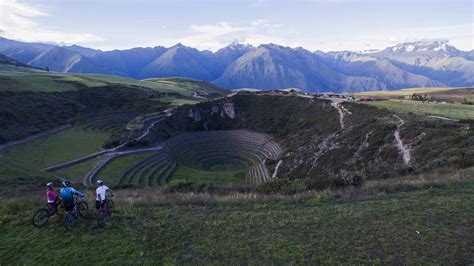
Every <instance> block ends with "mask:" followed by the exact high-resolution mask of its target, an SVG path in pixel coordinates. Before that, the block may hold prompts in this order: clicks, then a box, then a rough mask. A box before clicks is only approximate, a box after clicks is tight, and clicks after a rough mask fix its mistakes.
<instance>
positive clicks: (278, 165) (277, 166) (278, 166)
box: [272, 160, 283, 179]
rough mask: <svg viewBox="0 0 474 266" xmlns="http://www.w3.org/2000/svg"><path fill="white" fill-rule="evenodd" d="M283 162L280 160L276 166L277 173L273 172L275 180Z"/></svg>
mask: <svg viewBox="0 0 474 266" xmlns="http://www.w3.org/2000/svg"><path fill="white" fill-rule="evenodd" d="M282 162H283V160H279V161H278V163H277V165H276V166H275V171H273V174H272V179H275V177H276V176H277V174H278V168H280V165H281V163H282Z"/></svg>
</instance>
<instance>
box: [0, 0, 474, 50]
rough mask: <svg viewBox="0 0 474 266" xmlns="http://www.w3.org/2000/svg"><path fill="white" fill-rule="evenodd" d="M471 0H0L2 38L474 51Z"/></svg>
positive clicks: (116, 45)
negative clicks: (421, 44) (415, 44)
mask: <svg viewBox="0 0 474 266" xmlns="http://www.w3.org/2000/svg"><path fill="white" fill-rule="evenodd" d="M473 2H474V1H473V0H467V1H465V0H446V1H439V0H410V1H409V0H398V1H393V0H292V1H290V0H285V1H283V0H275V1H271V0H251V1H250V0H249V1H247V0H239V1H237V0H220V1H219V0H207V1H203V0H194V1H193V0H188V1H183V0H178V1H176V0H175V1H171V0H136V1H125V0H83V1H80V0H0V36H1V37H5V38H9V39H14V40H20V41H29V42H33V41H36V42H47V43H54V44H60V45H70V44H77V45H81V46H86V47H92V48H96V49H101V50H113V49H128V48H132V47H153V46H165V47H170V46H173V45H174V44H176V43H179V42H180V43H182V44H184V45H187V46H191V47H195V48H198V49H200V50H211V51H216V50H218V49H219V48H222V47H224V46H226V45H228V44H230V43H232V42H242V43H249V44H252V45H254V46H258V45H259V44H264V43H276V44H280V45H284V46H289V47H303V48H306V49H308V50H311V51H316V50H322V51H338V50H352V51H364V50H372V49H383V48H385V47H388V46H394V45H396V44H398V43H403V42H411V41H420V40H437V39H444V40H449V42H450V44H452V45H454V46H456V47H457V48H459V49H461V50H472V49H474V47H473V46H474V18H473V16H474V7H473V6H474V4H473Z"/></svg>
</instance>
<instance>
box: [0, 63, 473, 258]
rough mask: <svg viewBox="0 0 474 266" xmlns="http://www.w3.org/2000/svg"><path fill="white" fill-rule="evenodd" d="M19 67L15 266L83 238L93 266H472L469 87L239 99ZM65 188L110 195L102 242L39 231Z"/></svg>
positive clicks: (10, 190)
mask: <svg viewBox="0 0 474 266" xmlns="http://www.w3.org/2000/svg"><path fill="white" fill-rule="evenodd" d="M15 64H16V63H14V62H13V63H12V62H10V61H9V62H7V63H5V64H3V65H1V66H2V67H1V68H0V78H1V80H2V81H7V82H2V83H0V99H1V101H2V106H1V107H0V111H1V112H0V122H1V123H2V125H4V126H3V127H2V128H1V130H0V140H2V144H1V145H2V146H0V165H1V168H0V198H1V199H2V202H3V203H4V204H2V207H1V208H0V214H1V215H0V224H2V229H1V230H2V235H3V236H4V238H5V239H7V240H8V241H9V243H14V245H9V246H5V245H4V244H1V245H0V250H2V251H1V254H0V255H1V257H2V258H3V259H6V260H8V261H12V262H25V263H28V262H35V261H38V259H39V257H37V256H36V255H35V254H36V253H37V252H38V251H39V250H41V249H43V248H44V243H47V242H48V240H47V239H46V235H51V236H54V237H56V238H58V239H60V240H59V242H60V243H63V242H64V243H66V242H68V241H70V240H71V237H77V238H78V239H76V240H77V241H74V243H73V244H70V247H71V248H72V249H76V250H80V251H81V252H84V253H82V254H84V255H83V256H84V257H78V258H77V260H78V261H79V260H80V261H83V262H84V261H85V262H88V263H95V262H98V260H96V257H94V256H89V255H88V254H89V251H88V246H89V245H90V243H91V241H98V239H99V238H100V239H102V240H100V241H105V242H107V241H114V242H115V243H116V244H115V245H113V247H110V248H109V249H107V250H105V249H104V250H103V252H104V254H105V255H104V256H107V257H109V256H110V261H120V262H122V263H123V262H128V261H129V260H130V259H133V261H134V262H143V263H147V262H150V261H154V262H156V261H162V262H170V263H217V262H218V261H219V262H222V261H225V262H228V263H247V262H258V261H268V260H271V261H274V262H277V263H288V262H294V261H300V262H306V263H331V262H336V261H337V262H368V261H370V262H374V263H376V262H384V263H401V262H405V261H407V259H409V260H410V261H417V262H420V263H421V262H426V261H428V262H432V263H437V262H446V261H449V262H452V263H469V262H470V259H469V258H468V257H465V256H462V254H470V253H472V252H473V251H472V248H471V245H470V242H469V241H470V240H469V237H468V238H465V235H468V236H470V235H472V232H471V231H472V230H470V228H469V224H470V223H471V222H472V221H473V219H474V217H472V215H471V213H472V211H471V209H472V207H470V206H471V204H469V202H470V201H472V199H471V198H472V195H473V189H472V187H473V179H472V177H473V170H472V169H473V167H474V161H473V158H474V154H473V147H474V132H473V128H472V119H473V118H474V115H473V113H472V110H471V109H470V108H471V107H472V105H469V104H461V103H459V102H458V99H460V97H462V98H463V99H464V98H466V99H468V101H470V100H471V98H472V93H473V92H472V89H471V88H460V89H449V90H447V89H444V90H443V89H417V90H410V91H404V90H402V91H390V92H372V93H361V94H335V93H325V94H309V93H305V92H298V91H296V90H291V89H289V90H273V91H259V90H254V91H250V90H240V91H233V92H230V91H227V90H224V89H221V88H219V87H217V86H215V85H212V84H209V83H207V82H204V81H198V80H191V79H184V78H159V79H146V80H131V79H127V78H122V77H116V76H107V75H97V74H67V73H51V72H47V71H44V70H40V69H36V68H30V67H28V66H16V65H15ZM12 84H14V85H12ZM415 91H416V93H419V94H421V93H423V94H425V93H426V94H427V95H430V96H431V95H435V96H433V97H438V98H439V99H440V101H441V100H442V101H448V99H451V101H448V102H447V103H433V102H429V101H426V102H417V101H414V100H412V99H410V97H411V96H412V95H413V93H415ZM453 95H456V96H453ZM461 95H462V96H461ZM400 97H401V98H400ZM365 98H369V99H371V98H377V100H375V101H372V100H370V101H365V100H363V101H361V99H365ZM379 98H380V99H379ZM407 98H408V99H407ZM438 98H437V99H438ZM393 103H400V104H406V105H417V106H424V105H426V106H429V108H431V109H430V110H429V111H427V109H423V111H413V110H412V109H410V108H408V107H398V106H396V105H393ZM443 108H449V109H448V111H446V109H443ZM64 179H67V180H70V181H72V182H73V184H74V186H75V187H77V188H79V189H81V190H83V191H85V192H86V194H87V199H88V200H89V199H92V194H93V187H94V183H95V181H96V180H97V179H103V180H105V182H106V183H107V185H108V186H110V187H111V188H112V189H113V190H114V193H116V195H117V197H116V199H117V200H116V202H117V205H118V206H119V207H118V208H117V212H116V213H114V216H113V217H112V218H111V221H112V223H111V224H110V226H108V227H107V228H106V230H104V231H99V229H98V228H97V227H95V226H94V225H93V224H94V222H95V220H94V218H89V219H86V220H84V221H81V222H82V223H81V224H80V226H79V227H78V228H77V230H75V232H73V233H72V234H69V233H68V234H64V233H65V231H64V230H65V229H63V228H62V226H61V219H59V220H53V221H51V224H50V225H49V226H48V227H46V228H44V229H38V230H31V229H29V227H30V221H28V219H29V215H30V213H31V212H33V210H34V208H37V207H39V206H40V203H41V202H43V200H42V199H40V198H39V197H40V195H42V193H43V191H42V190H43V187H44V184H45V182H46V181H54V182H55V184H59V183H60V181H61V180H64ZM25 192H26V194H27V195H28V196H26V195H25ZM408 216H409V217H411V219H410V220H407V219H406V217H408ZM295 217H297V219H295ZM387 217H389V219H387ZM427 217H430V218H429V219H428V218H427ZM447 217H451V218H450V219H448V218H447ZM367 221H369V222H367ZM191 228H192V230H191ZM215 230H218V232H219V233H215V232H216V231H215ZM123 232H126V235H123ZM213 232H214V233H213ZM354 232H355V233H354ZM417 232H420V233H417ZM60 234H61V235H65V236H63V237H60V236H59V235H60ZM138 235H139V236H140V237H137V236H138ZM308 236H309V237H308ZM367 236H370V237H369V238H368V237H367ZM19 237H20V238H19ZM22 239H27V240H28V242H29V244H28V246H27V247H26V246H25V243H26V242H24V241H23V240H22ZM183 239H187V240H183ZM223 239H232V241H225V240H223ZM374 241H375V242H374ZM105 242H104V243H105ZM453 242H455V243H456V244H454V245H453V244H452V243H453ZM348 243H358V246H357V247H356V246H351V245H349V244H348ZM374 243H375V244H374ZM400 243H403V245H400ZM2 245H3V246H2ZM433 245H437V249H436V250H432V249H431V248H429V247H432V246H433ZM343 247H344V248H343ZM19 248H22V250H23V254H24V256H23V257H20V256H18V252H19ZM249 249H250V250H249ZM314 249H317V250H318V251H319V252H318V254H317V255H315V254H313V253H312V250H314ZM339 249H344V252H340V250H339ZM152 250H153V251H154V252H151V251H152ZM227 250H232V252H229V251H227ZM68 252H70V250H69V248H66V249H65V248H58V249H57V250H56V251H55V253H54V254H53V255H47V257H48V258H49V256H60V257H61V258H62V257H64V254H66V253H68ZM117 254H119V255H117ZM387 254H394V255H387ZM101 259H103V258H102V257H101ZM73 261H74V260H73ZM58 262H60V263H61V262H63V260H62V259H59V260H58Z"/></svg>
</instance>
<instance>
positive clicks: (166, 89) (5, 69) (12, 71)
mask: <svg viewBox="0 0 474 266" xmlns="http://www.w3.org/2000/svg"><path fill="white" fill-rule="evenodd" d="M0 66H1V67H0V81H1V83H0V91H35V92H38V91H42V92H64V91H71V90H77V89H78V87H77V84H80V85H82V86H85V87H88V88H99V87H105V86H109V85H122V86H132V87H142V88H148V89H152V90H155V91H159V92H163V93H173V94H179V95H181V96H184V97H189V98H190V99H192V98H193V97H192V96H193V92H194V91H197V92H201V93H204V94H215V96H224V95H226V94H227V93H228V92H227V91H226V90H224V89H221V88H219V87H217V86H214V85H211V84H208V83H205V82H200V81H195V80H191V79H185V78H169V79H165V78H164V79H150V80H134V79H128V78H124V77H118V76H112V75H101V74H64V73H56V72H46V71H41V70H35V69H29V68H18V67H12V66H7V65H0ZM172 98H174V97H172Z"/></svg>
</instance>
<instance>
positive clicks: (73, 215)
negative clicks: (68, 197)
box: [64, 197, 89, 230]
mask: <svg viewBox="0 0 474 266" xmlns="http://www.w3.org/2000/svg"><path fill="white" fill-rule="evenodd" d="M88 211H89V205H88V204H87V202H85V201H82V200H79V199H78V198H77V197H74V207H73V209H72V211H65V212H64V226H65V227H66V229H68V230H71V229H72V228H74V226H75V225H76V223H77V220H78V217H79V216H80V217H82V218H86V217H87V214H88Z"/></svg>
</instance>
